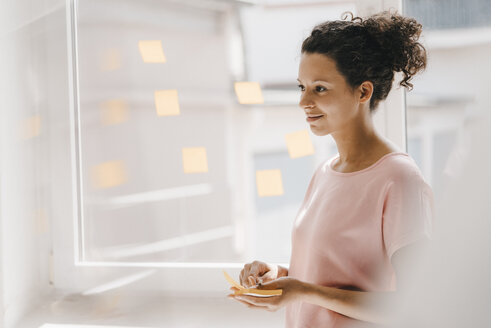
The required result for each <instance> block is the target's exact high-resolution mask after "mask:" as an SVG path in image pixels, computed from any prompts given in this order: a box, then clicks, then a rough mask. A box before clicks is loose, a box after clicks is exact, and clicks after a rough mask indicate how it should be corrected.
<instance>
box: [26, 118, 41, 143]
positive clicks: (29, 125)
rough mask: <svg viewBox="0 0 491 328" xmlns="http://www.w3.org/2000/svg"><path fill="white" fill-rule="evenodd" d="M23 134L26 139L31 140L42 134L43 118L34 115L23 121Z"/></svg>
mask: <svg viewBox="0 0 491 328" xmlns="http://www.w3.org/2000/svg"><path fill="white" fill-rule="evenodd" d="M21 134H22V138H24V139H31V138H34V137H37V136H39V135H40V134H41V116H40V115H34V116H31V117H28V118H26V119H25V120H24V121H22V126H21Z"/></svg>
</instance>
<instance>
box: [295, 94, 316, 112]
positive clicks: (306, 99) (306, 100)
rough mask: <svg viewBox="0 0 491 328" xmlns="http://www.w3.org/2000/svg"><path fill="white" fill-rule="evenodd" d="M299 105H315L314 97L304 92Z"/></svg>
mask: <svg viewBox="0 0 491 328" xmlns="http://www.w3.org/2000/svg"><path fill="white" fill-rule="evenodd" d="M298 105H299V106H300V107H301V108H302V109H306V108H308V107H313V106H314V102H313V101H312V99H311V98H310V97H309V96H308V95H307V93H303V94H302V95H301V97H300V102H299V103H298Z"/></svg>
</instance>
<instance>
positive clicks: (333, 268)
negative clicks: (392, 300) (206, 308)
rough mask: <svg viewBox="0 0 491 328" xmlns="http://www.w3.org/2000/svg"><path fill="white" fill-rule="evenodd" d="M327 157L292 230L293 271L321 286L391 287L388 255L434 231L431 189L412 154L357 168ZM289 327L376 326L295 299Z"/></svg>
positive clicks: (392, 277) (290, 307)
mask: <svg viewBox="0 0 491 328" xmlns="http://www.w3.org/2000/svg"><path fill="white" fill-rule="evenodd" d="M338 157H339V154H338V155H336V156H334V157H333V158H331V159H329V160H327V161H325V162H324V163H322V164H321V165H320V166H319V167H318V168H317V170H316V171H315V173H314V176H313V177H312V180H311V181H310V184H309V187H308V189H307V193H306V195H305V198H304V201H303V204H302V206H301V207H300V209H299V212H298V214H297V217H296V219H295V223H294V227H293V231H292V255H291V259H290V268H289V273H288V275H289V276H291V277H294V278H297V279H299V280H302V281H306V282H309V283H314V284H318V285H322V286H330V287H336V288H343V289H352V290H360V291H393V290H395V289H396V280H395V273H394V270H393V267H392V265H391V261H390V259H391V256H392V254H393V253H394V252H395V251H396V250H398V249H399V248H401V247H403V246H405V245H408V244H411V243H413V242H415V241H417V240H418V239H420V238H423V237H425V236H426V237H427V238H430V239H431V231H432V221H433V206H434V205H433V192H432V190H431V187H430V186H429V185H428V184H427V183H426V182H425V180H424V178H423V176H422V174H421V172H420V170H419V168H418V166H417V165H416V163H415V162H414V160H413V159H412V158H411V157H410V156H409V155H408V154H407V153H404V152H393V153H389V154H386V155H385V156H383V157H382V158H380V159H379V160H378V161H377V162H376V163H374V164H372V165H371V166H369V167H367V168H365V169H363V170H360V171H356V172H350V173H341V172H337V171H335V170H334V169H332V163H333V162H334V161H335V160H336V159H337V158H338ZM286 326H287V327H288V328H306V327H326V328H334V327H335V328H341V327H343V328H344V327H375V326H376V325H375V324H371V323H368V322H363V321H360V320H356V319H353V318H350V317H347V316H344V315H342V314H339V313H337V312H334V311H331V310H329V309H326V308H323V307H320V306H317V305H313V304H309V303H302V302H294V303H291V304H290V305H288V306H287V309H286Z"/></svg>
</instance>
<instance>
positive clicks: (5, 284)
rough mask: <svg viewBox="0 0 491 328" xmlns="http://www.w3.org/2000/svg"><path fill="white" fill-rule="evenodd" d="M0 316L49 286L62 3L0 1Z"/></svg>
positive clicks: (10, 319)
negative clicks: (0, 288) (52, 140)
mask: <svg viewBox="0 0 491 328" xmlns="http://www.w3.org/2000/svg"><path fill="white" fill-rule="evenodd" d="M0 13H1V15H2V17H1V18H0V24H1V25H0V44H1V53H0V65H1V66H0V71H1V72H2V78H1V79H0V81H1V82H0V83H1V88H0V90H1V91H0V92H1V94H0V101H1V107H0V122H1V123H0V124H1V128H0V133H1V134H0V135H1V148H0V154H1V162H0V163H1V164H0V168H1V170H0V183H1V189H0V229H1V246H0V250H1V261H2V266H1V271H2V272H1V275H0V276H1V278H2V279H1V284H2V285H1V287H2V301H1V302H2V303H1V305H2V318H1V319H2V320H1V322H0V325H1V326H3V327H10V326H12V325H13V323H14V322H16V321H17V319H18V318H20V317H22V315H23V314H24V312H25V311H26V310H28V309H29V308H30V307H32V306H33V305H34V304H36V303H37V302H39V301H40V299H41V298H42V296H43V295H45V294H47V293H48V292H49V290H50V285H49V281H50V274H49V272H50V266H49V262H50V249H51V242H50V233H49V231H50V229H49V224H50V221H51V220H50V219H51V217H52V215H53V211H52V200H53V199H52V196H51V193H50V190H51V182H52V177H53V174H56V172H53V171H52V170H51V166H50V163H51V160H52V157H51V153H52V151H53V149H52V147H51V138H52V137H53V135H52V131H53V130H56V128H60V127H56V122H58V120H57V117H56V115H57V114H58V113H64V112H66V110H67V107H68V106H67V104H68V102H67V99H68V98H67V97H68V96H67V86H66V85H67V84H66V82H67V80H66V66H67V65H66V43H65V40H66V36H65V10H64V1H27V0H26V1H8V2H2V4H1V6H0Z"/></svg>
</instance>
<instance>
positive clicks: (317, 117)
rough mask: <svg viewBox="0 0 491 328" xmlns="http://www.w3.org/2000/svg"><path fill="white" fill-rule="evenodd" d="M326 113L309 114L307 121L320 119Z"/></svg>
mask: <svg viewBox="0 0 491 328" xmlns="http://www.w3.org/2000/svg"><path fill="white" fill-rule="evenodd" d="M323 116H324V115H318V116H307V122H314V121H317V120H318V119H320V118H322V117H323Z"/></svg>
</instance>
